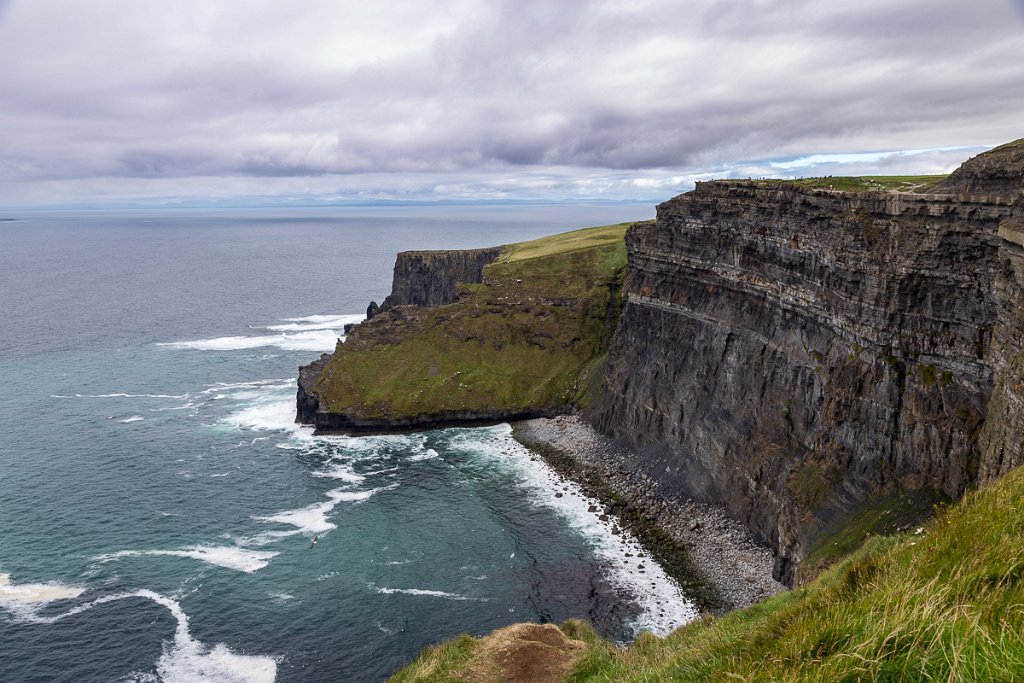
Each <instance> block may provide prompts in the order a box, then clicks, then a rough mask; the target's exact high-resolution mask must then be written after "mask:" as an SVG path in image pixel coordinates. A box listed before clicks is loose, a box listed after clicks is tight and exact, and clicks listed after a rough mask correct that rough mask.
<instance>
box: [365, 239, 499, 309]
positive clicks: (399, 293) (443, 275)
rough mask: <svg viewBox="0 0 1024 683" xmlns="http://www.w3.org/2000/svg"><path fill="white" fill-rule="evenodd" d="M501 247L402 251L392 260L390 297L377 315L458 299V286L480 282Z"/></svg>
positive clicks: (385, 300) (448, 302)
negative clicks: (399, 308)
mask: <svg viewBox="0 0 1024 683" xmlns="http://www.w3.org/2000/svg"><path fill="white" fill-rule="evenodd" d="M500 252H501V248H500V247H491V248H487V249H462V250H457V251H403V252H402V253H400V254H399V255H398V258H396V259H395V272H394V276H393V278H392V281H391V294H389V295H388V296H387V298H385V299H384V302H383V303H382V304H381V305H380V309H379V310H380V311H387V310H389V309H392V308H394V307H395V306H444V305H445V304H450V303H454V302H455V300H456V299H458V295H459V285H467V284H480V283H481V282H483V277H484V266H486V265H487V264H488V263H491V262H492V261H494V259H496V258H498V254H499V253H500Z"/></svg>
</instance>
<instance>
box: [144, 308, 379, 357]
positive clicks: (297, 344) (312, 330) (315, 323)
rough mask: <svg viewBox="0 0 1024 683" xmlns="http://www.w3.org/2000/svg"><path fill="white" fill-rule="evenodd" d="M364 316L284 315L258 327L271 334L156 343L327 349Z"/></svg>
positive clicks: (189, 346)
mask: <svg viewBox="0 0 1024 683" xmlns="http://www.w3.org/2000/svg"><path fill="white" fill-rule="evenodd" d="M364 318H365V316H364V315H358V314H356V315H352V314H349V315H314V316H307V317H305V318H286V319H285V320H284V321H283V322H282V323H281V324H278V325H268V326H266V327H264V328H262V329H265V330H268V331H270V332H272V333H273V334H261V335H253V336H240V335H234V336H227V337H214V338H211V339H192V340H187V341H174V342H161V343H159V344H157V346H166V347H169V348H174V349H192V350H196V351H241V350H245V349H258V348H264V347H268V346H271V347H276V348H279V349H282V350H285V351H330V350H331V349H333V348H334V346H335V343H336V342H337V340H338V338H339V337H341V336H343V334H344V328H345V325H346V324H348V323H357V322H360V321H361V320H363V319H364Z"/></svg>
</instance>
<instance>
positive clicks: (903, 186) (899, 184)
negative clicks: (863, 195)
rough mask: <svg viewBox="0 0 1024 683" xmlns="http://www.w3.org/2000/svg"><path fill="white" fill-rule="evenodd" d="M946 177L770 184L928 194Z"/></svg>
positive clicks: (801, 180) (876, 177) (853, 178)
mask: <svg viewBox="0 0 1024 683" xmlns="http://www.w3.org/2000/svg"><path fill="white" fill-rule="evenodd" d="M946 177H947V176H945V175H873V176H834V177H825V178H797V179H795V180H784V181H778V180H775V181H770V182H784V183H786V184H788V185H796V186H797V187H808V188H823V189H832V190H842V191H844V192H867V191H872V190H884V191H891V190H895V191H897V192H928V191H929V190H930V189H931V188H933V187H935V186H936V185H938V184H939V183H940V182H941V181H943V180H945V179H946ZM765 182H768V181H765Z"/></svg>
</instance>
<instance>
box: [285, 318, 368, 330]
mask: <svg viewBox="0 0 1024 683" xmlns="http://www.w3.org/2000/svg"><path fill="white" fill-rule="evenodd" d="M364 320H366V316H365V315H363V314H355V315H310V316H307V317H305V318H285V319H284V323H283V324H280V325H267V328H266V329H268V330H274V331H275V332H308V331H313V330H344V329H345V325H351V324H355V323H361V322H362V321H364Z"/></svg>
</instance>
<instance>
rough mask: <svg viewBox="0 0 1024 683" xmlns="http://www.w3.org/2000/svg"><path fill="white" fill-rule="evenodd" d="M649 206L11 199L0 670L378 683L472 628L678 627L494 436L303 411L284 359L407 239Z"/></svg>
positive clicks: (496, 232)
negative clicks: (105, 206)
mask: <svg viewBox="0 0 1024 683" xmlns="http://www.w3.org/2000/svg"><path fill="white" fill-rule="evenodd" d="M652 213H653V210H652V209H651V208H650V207H648V206H630V205H607V206H586V205H571V206H569V205H567V206H516V207H501V206H485V207H479V206H478V207H450V206H449V207H372V208H365V207H364V208H358V207H343V208H315V209H313V208H308V209H302V208H294V209H260V210H257V209H245V210H225V209H219V210H214V209H210V210H199V209H163V210H149V211H141V210H139V211H134V210H132V211H129V210H124V211H108V212H99V211H96V212H88V211H77V212H70V211H69V212H57V211H52V212H35V213H21V214H14V215H10V216H8V214H4V215H3V216H2V217H13V218H16V219H17V220H15V221H12V222H0V378H2V390H0V427H2V428H0V681H12V682H20V681H26V682H28V681H76V682H79V681H121V682H128V681H166V682H168V683H172V682H175V683H176V682H182V681H275V680H276V681H378V680H382V679H384V678H386V677H387V676H389V675H390V674H392V673H394V672H395V671H396V670H397V669H398V668H400V667H401V666H402V665H404V664H406V663H408V662H409V661H411V660H412V658H413V657H415V655H416V654H417V653H418V652H419V651H420V650H421V649H422V648H423V647H425V646H427V645H430V644H434V643H438V642H440V641H443V640H445V639H449V638H452V637H455V636H457V635H458V634H460V633H464V632H466V633H470V634H474V635H478V634H483V633H487V632H489V631H491V630H493V629H496V628H500V627H502V626H505V625H508V624H510V623H514V622H519V621H535V622H547V621H552V622H560V621H563V620H565V619H568V618H574V617H575V618H582V619H587V620H589V621H591V622H592V623H594V624H595V626H596V627H597V628H598V629H599V630H600V631H601V632H602V633H603V634H605V635H606V636H608V637H610V638H613V639H615V640H618V641H621V642H626V641H628V640H630V639H631V638H633V637H635V635H636V634H637V633H638V632H639V631H641V630H644V629H646V630H653V631H655V632H657V633H665V632H667V631H668V630H670V629H671V628H673V627H674V626H677V625H679V624H681V623H684V622H685V621H687V620H689V619H691V618H693V616H694V614H695V613H694V607H693V605H692V603H691V602H690V601H688V600H687V599H686V597H685V596H683V595H681V593H680V591H679V588H678V586H677V585H676V584H675V583H674V582H673V581H672V580H671V579H669V578H668V577H667V576H666V575H665V574H664V572H663V571H661V570H660V568H659V567H657V565H654V564H653V563H652V562H651V561H650V560H649V559H647V560H646V562H645V564H646V566H647V571H646V572H645V573H638V572H636V571H635V567H636V563H637V562H636V561H637V558H636V557H635V554H636V553H638V552H640V549H639V548H638V547H637V546H636V544H635V541H633V540H632V539H630V538H629V537H624V536H619V535H613V534H612V532H611V528H610V526H609V524H607V523H604V522H601V521H600V520H599V519H598V517H597V514H598V513H591V512H588V508H589V506H590V505H591V501H589V500H587V499H586V498H585V496H583V494H582V493H581V492H580V491H579V489H578V488H576V487H575V486H574V485H572V484H570V483H566V482H561V481H559V480H558V478H557V477H555V476H554V475H553V474H552V473H551V471H550V470H549V469H548V468H547V467H546V466H545V465H544V464H543V463H542V462H541V461H539V460H538V459H537V458H535V457H534V456H532V454H531V453H530V452H529V451H527V450H525V449H524V448H522V447H521V446H520V445H519V444H518V443H516V442H515V441H514V440H513V439H512V438H511V436H510V431H511V430H510V427H509V426H508V425H497V426H494V427H486V428H478V429H446V430H437V431H431V432H424V433H418V434H406V435H400V436H374V437H361V438H350V437H340V436H339V437H315V436H313V434H312V431H311V430H310V429H309V428H305V427H301V426H298V425H296V424H294V423H293V419H294V409H295V404H294V403H295V376H296V371H297V368H298V366H299V365H300V364H304V363H308V362H309V361H311V360H313V359H315V358H317V357H318V355H319V354H320V353H322V352H326V351H331V350H333V348H334V344H335V342H336V340H337V338H338V337H339V336H340V335H342V329H343V326H344V324H345V323H348V322H357V321H359V320H361V319H362V317H363V315H362V312H363V311H365V308H366V305H367V303H368V302H369V301H370V300H371V299H376V300H377V301H378V302H379V301H381V300H382V299H383V297H384V296H385V295H386V294H387V293H388V291H389V290H390V284H391V269H392V266H393V263H394V255H395V253H396V252H398V251H401V250H407V249H430V248H469V247H482V246H490V245H494V244H502V243H507V242H511V241H518V240H523V239H529V238H533V237H539V236H542V235H546V234H551V233H554V232H558V231H562V230H567V229H573V228H578V227H585V226H589V225H599V224H607V223H613V222H618V221H623V220H630V219H643V218H648V217H650V215H651V214H652ZM556 490H557V491H560V492H563V495H562V496H560V497H556V496H555V492H556ZM314 539H315V540H316V543H315V544H314V542H313V541H314ZM631 555H633V556H632V557H631Z"/></svg>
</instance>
